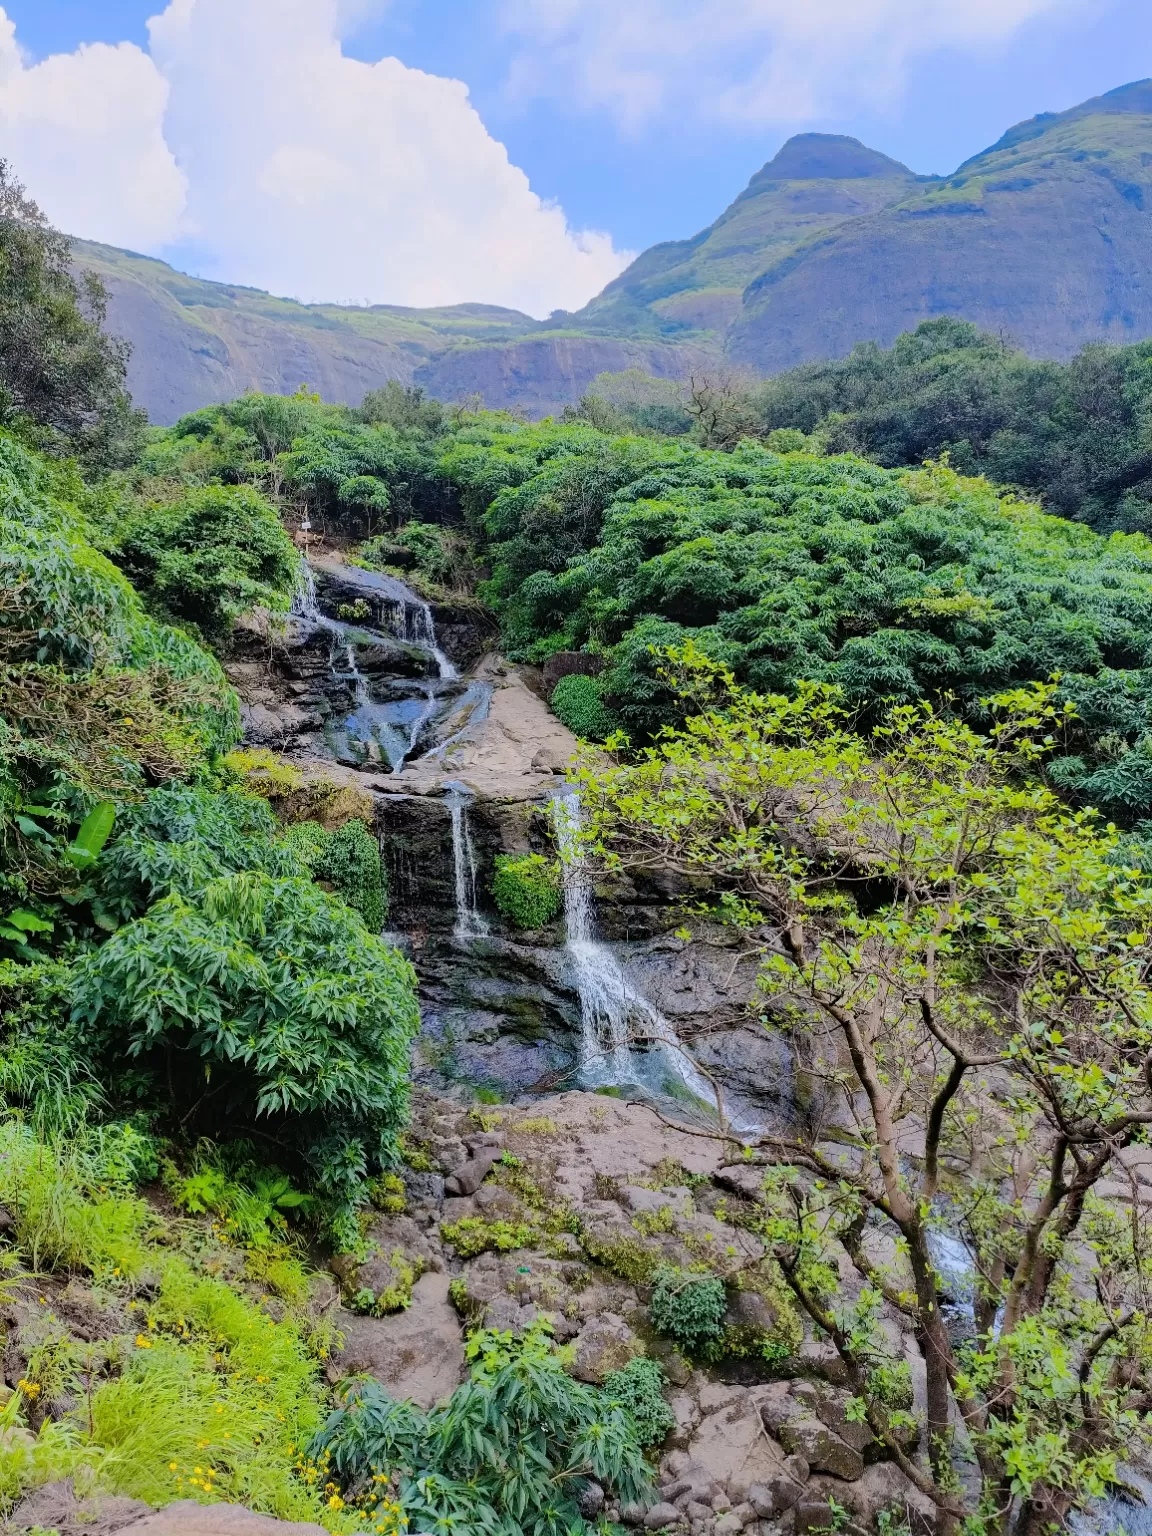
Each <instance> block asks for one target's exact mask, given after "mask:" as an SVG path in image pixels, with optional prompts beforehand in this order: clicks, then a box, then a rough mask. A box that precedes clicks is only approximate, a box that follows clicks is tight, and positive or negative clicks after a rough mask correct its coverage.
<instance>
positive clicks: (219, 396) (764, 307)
mask: <svg viewBox="0 0 1152 1536" xmlns="http://www.w3.org/2000/svg"><path fill="white" fill-rule="evenodd" d="M1150 157H1152V83H1149V82H1148V81H1138V82H1136V83H1134V84H1132V85H1127V86H1123V87H1121V88H1120V89H1118V90H1115V91H1110V92H1108V93H1107V94H1106V95H1104V96H1099V97H1096V98H1094V99H1093V100H1091V101H1087V102H1083V103H1081V104H1080V105H1079V106H1077V107H1073V108H1071V109H1070V110H1068V111H1066V112H1061V113H1047V114H1042V115H1041V116H1040V117H1037V118H1033V119H1031V120H1030V121H1028V122H1026V123H1020V124H1018V125H1017V126H1016V127H1014V128H1011V129H1009V130H1008V132H1007V133H1006V134H1005V135H1004V136H1003V137H1002V138H1001V139H1000V140H999V141H998V143H996V144H995V145H993V146H992V147H991V148H990V149H988V150H986V151H985V152H983V153H982V154H980V155H977V156H975V157H974V158H972V159H970V160H968V161H967V162H965V164H964V165H962V166H960V167H959V169H958V170H957V171H955V172H954V173H953V174H952V175H951V176H943V177H942V176H918V175H915V174H914V173H913V172H912V171H910V170H909V169H908V168H907V167H906V166H904V165H901V164H899V162H897V161H895V160H891V159H889V158H888V156H886V155H883V154H880V153H879V152H877V151H876V150H872V149H869V148H867V147H866V146H865V145H863V144H861V143H859V141H857V140H855V139H851V138H847V137H845V136H843V135H837V134H800V135H798V136H796V137H795V138H793V139H790V140H789V141H788V142H787V143H786V144H785V145H784V146H783V148H782V149H781V150H780V152H779V153H778V154H777V155H776V156H775V157H774V158H773V159H772V160H770V161H768V163H767V164H766V165H764V166H763V167H762V168H761V169H760V170H759V171H758V172H757V173H756V174H755V175H754V176H753V177H752V178H751V180H750V181H749V183H748V186H747V187H746V188H745V190H744V191H743V192H742V193H741V194H740V196H739V197H738V198H737V199H736V200H735V201H734V202H733V203H732V204H731V206H730V207H728V208H727V209H725V210H724V212H723V213H722V214H721V215H720V217H719V218H718V219H717V220H716V221H715V223H714V224H711V225H709V226H708V228H706V229H704V230H701V231H700V232H699V233H698V234H696V235H694V236H692V237H691V238H690V239H687V240H678V241H669V242H664V243H662V244H660V245H656V246H653V247H652V248H651V249H650V250H648V251H645V252H643V253H642V254H641V255H640V256H639V257H638V258H637V259H636V261H635V262H633V264H632V265H631V266H630V267H629V268H628V269H627V271H625V272H623V273H622V274H621V275H620V276H619V277H618V278H616V279H615V280H614V281H613V282H612V283H610V284H609V285H608V287H607V288H606V289H605V290H604V292H603V293H602V294H600V295H598V296H597V297H596V298H595V299H593V300H592V301H591V302H590V303H589V304H588V305H586V306H585V308H584V309H582V310H580V311H579V312H578V313H575V314H572V315H564V314H563V313H557V314H556V315H553V316H552V317H551V318H550V319H549V320H548V321H544V322H541V321H535V320H533V319H531V318H530V317H529V316H527V315H522V314H519V313H518V312H516V311H513V310H502V309H495V308H493V307H491V306H487V305H479V304H463V305H456V306H452V307H449V308H443V309H429V310H415V309H402V308H400V307H398V306H391V305H376V306H373V307H372V308H368V309H357V308H353V307H341V306H337V305H301V304H295V303H293V302H292V301H289V300H285V299H276V298H273V297H271V296H270V295H268V294H264V293H260V292H258V291H257V290H254V289H246V288H235V287H230V286H228V285H226V284H221V283H209V282H203V281H201V280H199V279H196V278H189V277H186V276H184V275H183V274H181V273H178V272H175V271H173V269H172V268H170V267H168V266H166V265H165V264H164V263H163V262H157V261H152V260H150V259H149V258H146V257H142V256H136V255H133V254H132V253H130V252H125V251H117V250H114V249H112V248H111V247H108V246H97V245H93V244H89V243H85V242H82V241H81V242H78V243H77V248H76V256H77V263H78V265H80V266H82V267H87V268H90V269H91V270H93V271H95V272H97V273H98V275H99V276H100V277H101V278H102V279H103V281H104V282H105V284H106V285H107V287H108V290H109V296H110V305H109V322H110V326H111V328H112V329H113V330H114V331H116V332H117V333H118V334H120V335H123V336H125V337H127V339H128V340H129V341H131V342H132V344H133V356H132V361H131V365H130V369H129V382H130V385H131V388H132V391H133V394H134V396H135V398H136V400H137V402H138V403H139V404H142V405H144V406H146V407H147V409H148V411H149V412H150V414H151V416H152V419H153V420H154V421H156V422H160V423H168V422H171V421H173V420H175V418H176V417H177V416H179V415H180V414H181V413H182V412H184V411H188V410H191V409H193V408H195V407H198V406H202V405H206V404H209V403H211V402H214V401H221V400H226V399H230V398H232V397H233V396H235V395H236V394H238V393H240V392H241V391H243V390H245V389H261V390H270V391H273V392H285V393H290V392H291V391H292V390H294V389H296V388H297V387H298V386H299V385H300V384H302V383H306V384H307V385H308V386H309V387H310V388H313V389H317V390H319V391H320V393H321V394H322V395H323V396H324V398H325V399H329V400H335V401H347V402H351V403H357V402H358V401H359V400H360V399H361V398H362V397H363V395H364V393H365V392H366V391H367V390H369V389H373V388H377V387H378V386H379V385H381V384H383V383H384V382H385V381H386V380H388V379H398V380H400V381H401V382H402V383H404V384H413V383H415V384H419V385H422V386H423V387H424V388H425V389H426V390H428V392H429V393H431V394H433V395H436V396H439V397H440V398H443V399H461V398H466V397H468V396H473V395H479V396H480V398H481V399H482V400H483V401H484V403H485V404H486V405H488V406H491V407H494V408H504V407H509V406H512V407H515V408H517V409H520V410H523V411H525V412H526V413H527V414H528V415H530V416H543V415H545V414H547V413H551V412H556V411H558V410H560V409H561V408H562V407H563V406H564V405H568V404H574V403H575V402H576V401H577V400H579V398H580V396H581V394H582V393H583V392H584V391H585V389H586V388H587V386H588V385H589V383H590V382H591V381H592V379H594V378H595V377H596V375H597V374H598V373H602V372H616V371H619V370H621V369H625V368H641V369H643V370H645V371H646V372H648V373H652V374H655V375H656V376H657V377H660V378H673V379H687V378H689V377H690V376H691V375H692V374H693V373H700V372H708V371H713V372H714V371H715V370H716V369H717V367H721V366H723V365H725V363H727V364H737V365H739V366H740V367H742V368H747V369H749V370H751V371H753V372H759V373H763V374H767V373H774V372H776V371H778V370H780V369H783V368H788V367H791V366H793V365H794V364H797V363H802V362H806V361H813V360H818V359H824V358H832V357H840V356H843V355H844V354H845V353H847V352H848V351H849V350H850V349H851V347H852V346H853V345H854V344H855V343H856V342H858V341H869V340H870V341H877V342H879V343H881V344H882V345H885V346H886V345H888V344H889V343H890V342H891V341H893V340H894V339H895V337H896V336H897V335H899V334H900V333H901V332H902V331H906V330H910V329H912V328H914V327H915V326H916V325H917V324H918V323H919V322H920V321H921V320H926V319H931V318H933V317H935V316H940V315H951V316H955V317H957V318H960V319H964V320H971V321H974V322H976V323H977V324H978V325H980V326H982V327H983V328H985V329H986V330H989V331H992V332H994V333H997V334H1004V335H1005V336H1007V337H1008V338H1009V339H1011V340H1012V341H1014V342H1016V343H1018V344H1019V345H1021V346H1023V347H1024V348H1025V349H1026V350H1027V351H1028V352H1030V353H1032V354H1033V355H1034V356H1037V357H1053V358H1063V357H1067V356H1069V355H1070V354H1071V353H1072V352H1074V351H1075V350H1076V349H1077V348H1079V347H1081V346H1083V345H1084V344H1085V343H1086V342H1090V341H1114V342H1131V341H1136V340H1139V339H1140V338H1142V337H1145V336H1148V335H1152V289H1150V288H1149V285H1148V283H1147V281H1146V272H1145V268H1146V262H1145V259H1144V253H1145V251H1146V249H1147V245H1148V238H1149V230H1150V225H1149V220H1150V219H1152V179H1150V177H1152V173H1150V170H1149V165H1150V163H1152V161H1150Z"/></svg>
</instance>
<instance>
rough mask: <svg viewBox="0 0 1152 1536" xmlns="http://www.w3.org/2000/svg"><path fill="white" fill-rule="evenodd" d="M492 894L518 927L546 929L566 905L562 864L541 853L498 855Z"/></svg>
mask: <svg viewBox="0 0 1152 1536" xmlns="http://www.w3.org/2000/svg"><path fill="white" fill-rule="evenodd" d="M492 897H493V900H494V901H495V902H496V905H497V906H498V907H499V909H500V911H501V912H503V914H504V916H505V917H506V918H507V919H508V921H509V922H510V923H511V924H512V925H513V926H514V927H516V928H542V927H543V926H544V924H545V923H550V922H551V921H552V919H553V918H554V917H555V916H556V915H557V914H558V913H559V911H560V909H561V907H562V906H563V905H564V894H563V887H562V885H561V881H560V866H559V864H557V863H556V861H555V860H554V859H546V858H544V856H543V855H542V854H539V853H523V854H506V853H502V854H497V856H496V873H495V875H494V876H493V879H492Z"/></svg>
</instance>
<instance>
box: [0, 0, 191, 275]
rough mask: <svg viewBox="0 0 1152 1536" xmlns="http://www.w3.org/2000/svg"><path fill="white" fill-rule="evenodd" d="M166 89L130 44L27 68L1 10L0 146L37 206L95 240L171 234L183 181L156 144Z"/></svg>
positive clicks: (160, 141) (152, 241)
mask: <svg viewBox="0 0 1152 1536" xmlns="http://www.w3.org/2000/svg"><path fill="white" fill-rule="evenodd" d="M167 96H168V88H167V85H166V84H165V81H164V79H163V77H162V76H161V75H160V74H159V73H158V72H157V70H156V68H155V66H154V65H153V63H152V61H151V59H149V58H148V56H147V54H145V53H142V52H141V51H140V49H139V48H136V47H134V46H133V45H132V44H131V43H121V44H120V45H119V47H116V48H110V47H108V46H107V45H105V44H103V43H94V44H92V45H90V46H87V47H83V48H80V49H78V50H77V51H76V52H75V53H70V54H57V55H55V56H54V57H52V58H48V59H45V60H44V61H43V62H42V63H40V64H36V65H30V66H29V65H26V64H25V62H24V59H23V57H22V55H21V53H20V49H19V47H18V45H17V42H16V35H15V28H14V27H13V25H12V22H11V21H10V20H9V19H8V16H7V15H6V14H5V12H4V11H3V10H0V146H2V152H3V154H4V155H5V157H6V158H7V159H9V160H10V161H11V162H12V164H13V165H14V166H15V168H16V171H17V172H18V174H19V175H20V176H21V177H22V178H23V179H24V180H25V181H26V182H27V184H28V188H29V191H30V192H31V193H32V195H33V197H35V198H36V200H37V202H39V204H40V206H41V207H42V208H43V209H44V211H45V212H46V213H47V214H48V215H49V217H51V218H53V219H55V220H56V221H57V222H60V223H62V224H63V226H64V227H65V228H67V229H69V230H75V231H76V232H77V233H78V234H84V235H87V236H88V237H89V238H91V239H93V240H106V241H111V242H113V243H115V244H118V245H131V246H135V247H136V248H137V249H139V248H141V247H145V248H149V247H152V246H154V245H156V244H157V243H158V242H160V241H163V240H166V239H168V238H170V237H171V235H172V233H173V232H174V231H175V230H176V228H177V227H178V224H179V220H180V215H181V211H182V209H183V206H184V196H185V184H184V177H183V175H182V173H181V171H180V169H179V167H178V166H177V164H176V161H175V159H174V157H173V155H172V152H171V150H170V149H169V148H168V145H167V144H166V143H165V142H164V134H163V129H162V120H163V116H164V107H165V102H166V100H167Z"/></svg>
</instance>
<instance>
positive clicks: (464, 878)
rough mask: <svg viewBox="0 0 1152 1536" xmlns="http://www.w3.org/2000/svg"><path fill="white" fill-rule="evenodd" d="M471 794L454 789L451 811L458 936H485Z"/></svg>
mask: <svg viewBox="0 0 1152 1536" xmlns="http://www.w3.org/2000/svg"><path fill="white" fill-rule="evenodd" d="M468 798H469V797H468V796H467V795H466V794H462V793H461V792H460V791H459V790H450V791H449V794H448V810H449V812H450V814H451V816H452V864H453V872H454V874H455V878H456V928H455V930H454V931H455V935H456V937H457V938H458V939H482V938H484V937H485V936H486V935H487V934H488V933H489V931H490V930H489V928H488V924H487V922H486V921H485V919H484V917H483V915H482V913H481V912H480V908H479V906H478V904H477V901H476V849H475V846H474V845H473V842H472V828H471V826H470V825H469V821H468Z"/></svg>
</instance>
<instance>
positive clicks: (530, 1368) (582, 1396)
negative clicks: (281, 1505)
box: [309, 1324, 650, 1536]
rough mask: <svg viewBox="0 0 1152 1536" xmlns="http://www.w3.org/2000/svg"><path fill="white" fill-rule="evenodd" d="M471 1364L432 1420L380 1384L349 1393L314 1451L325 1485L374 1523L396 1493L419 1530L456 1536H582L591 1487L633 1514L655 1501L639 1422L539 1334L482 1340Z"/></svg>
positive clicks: (473, 1343) (537, 1330) (471, 1352)
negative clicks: (570, 1370)
mask: <svg viewBox="0 0 1152 1536" xmlns="http://www.w3.org/2000/svg"><path fill="white" fill-rule="evenodd" d="M468 1357H469V1359H470V1361H471V1364H472V1370H471V1376H470V1379H469V1380H468V1381H467V1382H465V1384H464V1385H463V1386H461V1387H457V1389H456V1391H455V1392H454V1393H453V1394H452V1396H451V1397H450V1398H449V1399H448V1401H447V1402H446V1403H444V1404H442V1405H441V1406H439V1407H437V1408H433V1409H432V1410H431V1412H429V1413H427V1414H424V1413H421V1412H420V1411H419V1410H418V1409H416V1408H414V1407H413V1406H412V1405H411V1404H409V1403H396V1402H394V1401H393V1400H392V1399H391V1398H389V1397H388V1396H387V1395H386V1393H385V1392H384V1390H383V1388H382V1387H380V1386H379V1385H378V1383H376V1382H374V1381H366V1382H360V1383H356V1384H355V1385H353V1386H352V1387H351V1388H349V1389H348V1391H347V1393H346V1395H345V1401H344V1404H343V1406H342V1407H340V1408H339V1409H337V1411H336V1412H335V1413H334V1414H333V1415H332V1416H331V1417H330V1418H329V1420H328V1422H327V1423H326V1424H325V1426H324V1428H323V1430H322V1431H321V1432H320V1434H318V1435H317V1436H316V1438H315V1439H314V1440H313V1442H312V1444H311V1445H310V1446H309V1455H310V1456H311V1457H312V1458H313V1460H314V1462H315V1464H316V1466H317V1467H318V1468H319V1469H320V1472H319V1475H323V1476H330V1477H332V1478H334V1479H336V1480H337V1481H338V1483H339V1485H340V1487H341V1488H342V1489H344V1490H345V1492H346V1497H349V1498H351V1499H354V1500H355V1502H356V1503H357V1504H358V1505H359V1506H360V1507H361V1508H363V1509H364V1510H366V1511H367V1512H369V1513H370V1514H371V1513H375V1512H376V1511H377V1510H378V1509H380V1508H381V1507H382V1506H383V1504H384V1501H385V1499H387V1498H390V1497H391V1496H392V1486H394V1487H395V1489H396V1495H395V1496H396V1498H397V1499H398V1501H399V1504H400V1506H401V1509H402V1511H403V1514H404V1516H405V1517H406V1519H407V1521H408V1524H409V1528H410V1529H413V1530H421V1529H427V1530H446V1529H451V1530H452V1531H453V1532H455V1533H456V1536H581V1533H585V1532H589V1531H590V1529H591V1528H590V1527H589V1526H588V1524H587V1523H586V1521H585V1520H584V1518H583V1516H582V1515H581V1514H580V1511H579V1505H578V1500H579V1497H580V1494H581V1492H582V1490H583V1489H584V1488H585V1487H586V1486H587V1484H588V1482H589V1480H592V1479H594V1480H595V1481H596V1482H598V1483H599V1484H600V1485H601V1486H602V1487H604V1488H605V1489H607V1490H608V1491H609V1493H610V1494H611V1495H612V1496H613V1497H615V1498H617V1499H618V1500H619V1501H620V1503H622V1504H627V1503H636V1502H638V1501H640V1500H642V1499H643V1498H644V1497H645V1496H646V1495H647V1494H648V1491H649V1486H650V1485H649V1480H648V1470H647V1467H646V1465H645V1462H644V1457H643V1454H642V1450H641V1446H640V1443H639V1441H638V1438H637V1433H636V1427H635V1424H634V1421H633V1420H632V1418H631V1416H630V1414H629V1413H628V1412H627V1410H626V1409H625V1408H623V1407H622V1406H620V1405H619V1404H618V1403H617V1402H615V1401H613V1400H612V1399H610V1398H609V1397H608V1396H607V1395H606V1394H604V1393H600V1392H597V1391H596V1389H595V1388H593V1387H589V1386H586V1385H584V1383H582V1382H578V1381H574V1380H573V1379H572V1377H570V1376H569V1375H568V1374H567V1372H566V1371H565V1369H564V1361H563V1357H562V1356H561V1355H560V1354H558V1353H556V1352H555V1351H554V1350H553V1349H552V1348H551V1346H550V1344H549V1341H548V1339H547V1336H546V1333H545V1330H544V1329H543V1328H542V1327H541V1326H540V1325H539V1324H536V1325H533V1327H532V1328H530V1329H529V1330H528V1332H527V1333H526V1334H525V1335H524V1337H523V1338H522V1339H521V1340H518V1341H517V1340H514V1339H513V1337H512V1335H511V1334H509V1333H504V1334H500V1333H492V1332H481V1333H477V1334H474V1335H473V1337H472V1338H471V1340H470V1341H469V1344H468ZM374 1478H379V1479H380V1481H378V1482H373V1479H374ZM390 1483H391V1485H392V1486H390ZM365 1488H367V1489H368V1490H369V1491H367V1492H360V1490H362V1489H365Z"/></svg>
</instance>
